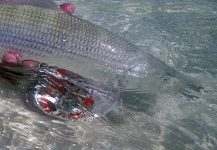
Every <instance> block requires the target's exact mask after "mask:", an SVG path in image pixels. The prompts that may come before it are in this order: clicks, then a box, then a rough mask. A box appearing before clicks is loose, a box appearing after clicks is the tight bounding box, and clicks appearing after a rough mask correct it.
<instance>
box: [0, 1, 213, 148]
mask: <svg viewBox="0 0 217 150" xmlns="http://www.w3.org/2000/svg"><path fill="white" fill-rule="evenodd" d="M57 2H58V3H61V2H63V1H57ZM72 2H73V3H74V4H75V6H76V13H75V15H77V16H79V17H82V18H84V19H86V20H89V21H91V22H93V23H95V24H98V25H101V26H103V27H105V28H108V29H109V30H111V31H113V32H116V33H118V34H120V35H122V36H124V37H125V38H127V39H128V40H130V41H131V42H132V43H135V44H136V45H137V46H139V47H140V48H141V49H142V50H144V51H147V52H149V53H151V54H153V55H154V56H155V57H157V58H158V59H160V60H162V61H163V62H165V63H166V64H167V65H169V66H171V67H173V68H175V69H176V70H178V71H179V72H180V74H183V75H185V76H189V77H192V78H193V80H194V82H195V84H199V85H201V86H202V87H203V88H204V89H203V90H200V92H195V91H193V90H188V91H187V92H188V93H187V94H183V93H181V92H179V91H176V90H175V89H174V90H172V89H171V88H167V87H166V86H165V87H164V86H163V87H162V88H160V89H159V91H155V92H152V87H153V88H155V89H156V87H157V86H156V85H152V84H148V82H144V81H143V80H142V79H141V78H136V77H128V78H126V79H125V81H126V82H129V83H130V84H131V85H133V87H137V88H138V89H139V88H141V89H143V87H144V86H146V87H149V86H150V90H147V91H142V90H132V89H133V88H132V89H130V90H123V91H122V92H121V97H122V98H123V108H122V109H121V110H116V111H113V112H111V113H109V114H108V115H106V116H105V117H101V118H97V119H95V120H93V121H91V122H67V121H60V120H55V119H53V118H49V117H47V116H43V115H41V114H38V113H35V112H34V111H31V110H30V109H29V108H28V107H27V106H25V105H24V104H23V102H22V101H21V100H19V99H18V98H17V97H18V96H17V92H16V91H17V90H18V89H16V87H14V88H13V89H12V88H11V87H10V90H6V89H8V88H7V86H9V85H7V84H1V85H0V86H1V89H5V90H1V91H0V92H1V93H0V94H1V96H0V97H1V101H0V105H1V107H0V134H1V136H0V149H49V150H58V149H73V150H74V149H84V150H85V149H88V150H89V149H109V150H111V149H114V150H115V149H117V150H119V149H124V150H130V149H133V150H136V149H147V150H152V149H154V150H164V149H169V150H173V149H174V150H179V149H180V150H183V149H187V150H192V149H195V150H200V149H201V150H204V149H209V150H214V149H217V115H216V114H217V99H216V96H217V86H216V85H217V84H216V83H217V67H216V66H215V65H216V63H217V61H216V58H217V52H216V48H217V42H216V39H217V11H216V10H217V2H216V1H215V0H206V1H204V0H191V1H186V0H185V1H180V0H134V1H130V0H111V1H107V0H76V1H72ZM174 87H175V86H174ZM145 89H147V88H145ZM9 95H10V96H9Z"/></svg>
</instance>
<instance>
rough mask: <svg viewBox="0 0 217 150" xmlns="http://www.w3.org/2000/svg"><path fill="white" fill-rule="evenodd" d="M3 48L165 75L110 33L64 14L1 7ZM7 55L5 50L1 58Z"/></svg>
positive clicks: (44, 57)
mask: <svg viewBox="0 0 217 150" xmlns="http://www.w3.org/2000/svg"><path fill="white" fill-rule="evenodd" d="M0 14H1V15H0V46H4V47H12V48H15V49H17V50H18V51H20V52H22V53H24V54H27V55H31V56H32V55H35V56H37V57H40V58H42V60H43V62H46V60H47V59H54V60H55V58H61V59H67V60H69V61H67V62H68V65H70V60H74V59H84V60H85V59H86V60H91V61H95V62H97V63H99V64H101V65H104V66H109V67H113V68H117V69H120V70H123V71H130V72H135V73H141V72H142V73H143V74H148V73H153V72H155V71H157V72H159V71H164V69H163V68H164V67H162V66H163V65H162V63H161V62H160V61H158V60H157V59H155V58H154V57H153V56H151V55H149V54H147V53H141V51H140V50H139V49H137V47H136V46H135V45H134V44H132V43H130V42H128V41H127V40H125V39H123V38H122V37H120V36H118V35H116V34H113V33H111V32H110V31H108V30H107V29H104V28H102V27H100V26H97V25H94V24H92V23H89V22H87V21H84V20H82V19H80V18H77V17H74V16H70V15H68V14H66V13H63V12H61V11H55V10H50V9H44V8H40V7H33V6H29V5H0ZM3 52H4V50H1V52H0V55H1V54H2V53H3Z"/></svg>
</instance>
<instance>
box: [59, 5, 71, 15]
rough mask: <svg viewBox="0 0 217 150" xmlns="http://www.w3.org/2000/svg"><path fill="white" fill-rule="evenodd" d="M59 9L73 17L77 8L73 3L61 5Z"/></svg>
mask: <svg viewBox="0 0 217 150" xmlns="http://www.w3.org/2000/svg"><path fill="white" fill-rule="evenodd" d="M59 7H60V8H61V9H62V10H63V11H65V12H66V13H68V14H70V15H72V14H73V13H74V12H75V6H74V5H73V4H72V3H64V4H61V5H59Z"/></svg>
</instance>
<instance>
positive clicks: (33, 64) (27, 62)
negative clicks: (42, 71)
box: [22, 60, 40, 68]
mask: <svg viewBox="0 0 217 150" xmlns="http://www.w3.org/2000/svg"><path fill="white" fill-rule="evenodd" d="M39 65H40V63H39V62H38V61H35V60H24V61H22V66H23V67H26V68H38V67H39Z"/></svg>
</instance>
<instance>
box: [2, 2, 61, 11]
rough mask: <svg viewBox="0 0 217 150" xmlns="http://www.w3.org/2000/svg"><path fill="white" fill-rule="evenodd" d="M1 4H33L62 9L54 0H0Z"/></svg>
mask: <svg viewBox="0 0 217 150" xmlns="http://www.w3.org/2000/svg"><path fill="white" fill-rule="evenodd" d="M1 4H16V5H31V6H35V7H42V8H47V9H52V10H60V8H59V7H58V5H57V4H56V3H55V2H53V1H52V0H0V5H1Z"/></svg>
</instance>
